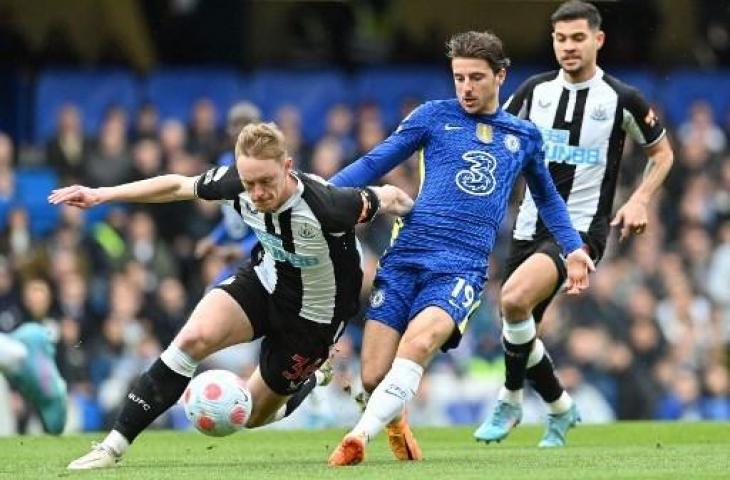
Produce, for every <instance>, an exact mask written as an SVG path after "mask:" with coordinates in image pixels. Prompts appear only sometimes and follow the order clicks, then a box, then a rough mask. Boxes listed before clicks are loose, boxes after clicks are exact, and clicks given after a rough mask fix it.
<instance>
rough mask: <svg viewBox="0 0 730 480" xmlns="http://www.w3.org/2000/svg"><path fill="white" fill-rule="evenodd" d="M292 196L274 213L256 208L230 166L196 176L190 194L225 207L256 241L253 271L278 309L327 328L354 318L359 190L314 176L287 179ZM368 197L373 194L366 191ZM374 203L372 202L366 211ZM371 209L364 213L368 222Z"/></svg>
mask: <svg viewBox="0 0 730 480" xmlns="http://www.w3.org/2000/svg"><path fill="white" fill-rule="evenodd" d="M292 175H294V177H295V178H296V180H297V190H296V192H295V193H294V194H293V195H292V196H291V197H290V198H289V199H288V200H287V201H286V202H285V203H284V204H283V205H282V206H281V207H280V208H279V209H278V210H277V211H276V212H274V213H262V212H259V211H257V210H256V208H255V206H254V204H253V202H252V201H251V198H250V196H249V194H248V193H247V192H246V191H245V189H244V187H243V184H242V182H241V179H240V178H239V175H238V171H237V170H236V167H235V165H234V166H231V167H225V166H222V167H216V168H212V169H210V170H208V171H207V172H206V173H204V174H202V175H201V176H200V177H199V178H198V180H197V181H196V184H195V195H196V196H197V197H199V198H202V199H206V200H222V201H225V202H226V203H228V204H230V205H231V206H232V207H233V208H234V209H235V210H236V211H237V212H238V213H239V214H240V215H241V217H243V220H244V221H245V222H246V224H248V226H249V227H251V228H252V229H253V230H254V232H255V233H256V235H257V237H258V239H259V245H260V246H261V248H260V249H259V252H261V251H263V255H260V254H259V255H253V257H258V258H254V260H252V261H253V262H254V264H255V266H254V270H255V272H256V275H257V276H258V278H259V280H260V281H261V284H262V285H263V286H264V288H265V289H266V291H268V292H269V294H271V295H272V296H273V300H274V301H275V302H276V303H277V305H278V306H280V307H281V308H282V309H284V311H288V312H292V313H293V314H294V315H298V316H300V317H302V318H305V319H307V320H311V321H312V322H316V323H320V324H329V323H332V322H333V319H334V320H335V321H343V320H346V319H348V318H349V317H351V316H353V315H354V314H355V313H357V311H358V309H359V295H360V288H361V286H362V276H363V272H362V266H361V252H360V249H359V245H358V243H357V239H356V237H355V232H354V229H353V227H354V226H355V225H356V224H357V223H358V219H359V218H360V215H361V213H362V208H363V198H362V190H360V189H355V188H338V187H334V186H332V185H329V184H327V183H326V182H325V181H324V180H322V179H320V178H319V177H316V176H313V175H308V174H304V173H292ZM366 195H368V196H371V195H374V193H372V191H368V190H367V189H366ZM377 205H378V202H377V201H371V202H370V206H371V209H377ZM374 214H375V211H371V212H368V215H367V218H368V219H369V218H372V216H373V215H374Z"/></svg>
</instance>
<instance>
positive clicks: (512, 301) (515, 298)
mask: <svg viewBox="0 0 730 480" xmlns="http://www.w3.org/2000/svg"><path fill="white" fill-rule="evenodd" d="M500 309H501V311H502V315H504V319H505V321H506V322H508V323H511V322H512V321H522V320H524V319H526V318H527V317H528V316H529V315H530V311H531V310H532V305H530V304H529V302H528V295H527V294H526V292H524V291H523V289H522V287H521V286H520V285H519V284H514V283H512V284H510V283H507V284H505V285H504V286H503V287H502V295H501V300H500Z"/></svg>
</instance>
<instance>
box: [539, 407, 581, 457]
mask: <svg viewBox="0 0 730 480" xmlns="http://www.w3.org/2000/svg"><path fill="white" fill-rule="evenodd" d="M578 422H580V413H578V407H576V406H575V403H574V404H573V405H571V407H570V408H569V409H568V410H566V411H565V412H563V413H555V414H550V415H548V417H547V429H546V430H545V435H543V437H542V440H540V443H539V444H538V446H539V447H540V448H554V447H564V446H565V435H566V434H567V433H568V430H570V429H571V428H572V427H574V426H575V425H576V424H577V423H578Z"/></svg>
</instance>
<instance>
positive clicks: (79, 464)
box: [66, 442, 122, 470]
mask: <svg viewBox="0 0 730 480" xmlns="http://www.w3.org/2000/svg"><path fill="white" fill-rule="evenodd" d="M121 458H122V456H121V455H118V454H117V453H116V452H115V451H114V450H112V448H111V447H107V446H106V445H104V444H103V443H96V442H94V443H92V444H91V451H90V452H89V453H87V454H86V455H84V456H83V457H79V458H77V459H76V460H74V461H73V462H71V463H69V464H68V467H66V468H68V469H69V470H92V469H95V468H109V467H114V466H116V464H117V462H119V460H120V459H121Z"/></svg>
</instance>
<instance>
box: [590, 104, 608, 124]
mask: <svg viewBox="0 0 730 480" xmlns="http://www.w3.org/2000/svg"><path fill="white" fill-rule="evenodd" d="M590 117H591V119H593V120H595V121H597V122H603V121H606V120H608V113H606V107H604V106H603V105H596V106H595V107H594V108H593V110H591V113H590Z"/></svg>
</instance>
